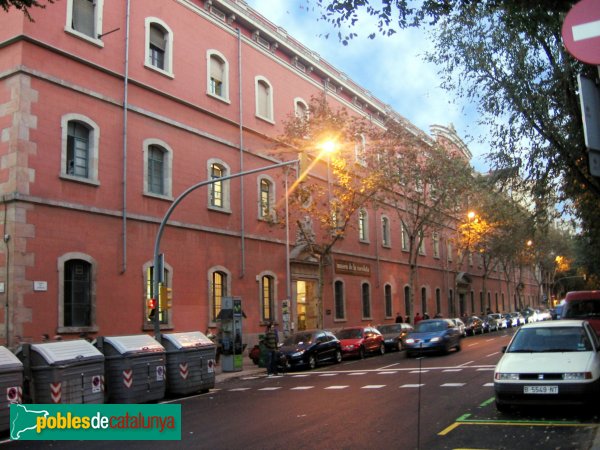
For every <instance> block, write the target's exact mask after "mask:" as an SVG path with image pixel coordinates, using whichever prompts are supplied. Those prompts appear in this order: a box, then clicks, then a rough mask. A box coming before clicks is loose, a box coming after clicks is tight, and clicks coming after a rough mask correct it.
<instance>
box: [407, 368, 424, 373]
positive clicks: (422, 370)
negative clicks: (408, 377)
mask: <svg viewBox="0 0 600 450" xmlns="http://www.w3.org/2000/svg"><path fill="white" fill-rule="evenodd" d="M427 372H429V369H421V370H411V371H410V372H409V373H427Z"/></svg>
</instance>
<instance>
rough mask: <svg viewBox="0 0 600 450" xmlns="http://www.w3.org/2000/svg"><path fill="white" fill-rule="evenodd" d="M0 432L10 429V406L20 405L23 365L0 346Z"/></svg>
mask: <svg viewBox="0 0 600 450" xmlns="http://www.w3.org/2000/svg"><path fill="white" fill-rule="evenodd" d="M2 392H6V395H5V396H3V397H0V398H2V402H0V431H6V430H8V429H9V428H10V405H11V404H12V403H22V399H23V363H22V362H21V360H20V359H19V358H17V357H16V356H15V355H14V354H13V353H12V352H11V351H10V350H9V349H7V348H6V347H2V346H0V395H1V393H2Z"/></svg>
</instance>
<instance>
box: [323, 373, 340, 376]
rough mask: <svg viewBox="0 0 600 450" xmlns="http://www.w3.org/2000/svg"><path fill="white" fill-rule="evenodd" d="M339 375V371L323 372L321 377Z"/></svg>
mask: <svg viewBox="0 0 600 450" xmlns="http://www.w3.org/2000/svg"><path fill="white" fill-rule="evenodd" d="M336 375H337V373H322V374H320V375H319V376H320V377H335V376H336Z"/></svg>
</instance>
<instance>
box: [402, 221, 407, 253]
mask: <svg viewBox="0 0 600 450" xmlns="http://www.w3.org/2000/svg"><path fill="white" fill-rule="evenodd" d="M402 250H404V251H408V230H407V229H406V226H405V225H404V224H402Z"/></svg>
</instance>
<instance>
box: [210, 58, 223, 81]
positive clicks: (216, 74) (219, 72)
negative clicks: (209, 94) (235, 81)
mask: <svg viewBox="0 0 600 450" xmlns="http://www.w3.org/2000/svg"><path fill="white" fill-rule="evenodd" d="M210 77H211V78H212V79H214V80H217V81H223V63H222V62H221V61H220V60H219V59H218V58H216V57H214V56H211V57H210Z"/></svg>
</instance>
